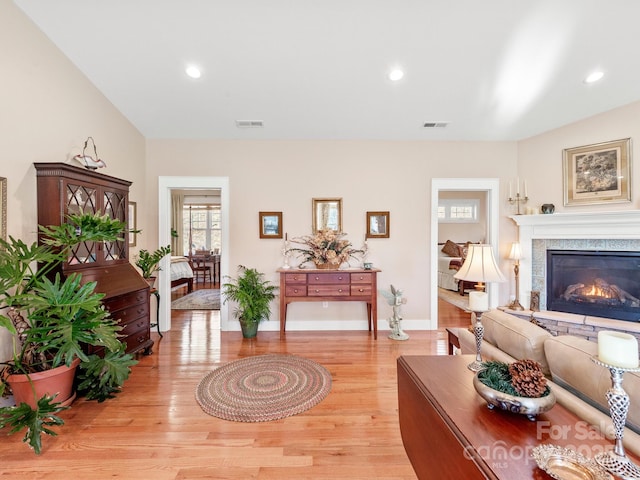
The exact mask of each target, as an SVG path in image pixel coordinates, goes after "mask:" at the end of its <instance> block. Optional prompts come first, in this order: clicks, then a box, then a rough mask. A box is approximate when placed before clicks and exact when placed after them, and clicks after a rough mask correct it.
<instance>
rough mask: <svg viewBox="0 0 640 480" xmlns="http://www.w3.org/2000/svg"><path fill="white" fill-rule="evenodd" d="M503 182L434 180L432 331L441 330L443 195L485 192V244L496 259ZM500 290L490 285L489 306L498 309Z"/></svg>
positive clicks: (460, 179)
mask: <svg viewBox="0 0 640 480" xmlns="http://www.w3.org/2000/svg"><path fill="white" fill-rule="evenodd" d="M499 187H500V181H499V179H497V178H434V179H432V180H431V248H430V251H431V296H430V299H431V301H430V303H431V322H430V323H431V328H432V329H434V330H435V329H437V328H438V265H437V258H438V231H439V230H438V229H439V223H438V201H439V198H440V192H441V191H442V192H444V191H474V192H486V195H487V225H486V232H487V235H486V238H485V242H486V243H488V244H491V245H493V249H494V255H496V258H497V253H498V251H497V247H498V244H497V243H498V224H499V215H500V206H499V203H498V198H499ZM498 289H499V287H498V285H497V284H490V285H488V287H487V292H488V293H489V306H490V307H491V308H493V307H495V306H497V303H498V296H499V295H498V293H499V290H498Z"/></svg>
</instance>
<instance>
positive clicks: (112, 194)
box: [34, 163, 153, 354]
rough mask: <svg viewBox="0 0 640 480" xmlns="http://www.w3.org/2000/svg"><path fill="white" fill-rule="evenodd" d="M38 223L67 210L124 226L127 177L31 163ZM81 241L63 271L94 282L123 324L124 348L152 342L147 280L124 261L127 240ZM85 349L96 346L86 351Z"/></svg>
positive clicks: (57, 220) (56, 220) (55, 219)
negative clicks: (105, 217)
mask: <svg viewBox="0 0 640 480" xmlns="http://www.w3.org/2000/svg"><path fill="white" fill-rule="evenodd" d="M34 165H35V168H36V176H37V187H38V224H39V225H60V224H61V223H62V222H64V221H65V218H66V217H67V215H69V214H77V213H97V212H100V213H101V214H107V215H109V216H110V217H111V218H117V219H119V220H122V221H123V222H125V224H126V225H128V218H127V217H128V210H129V209H128V201H129V186H130V185H131V182H129V181H127V180H122V179H119V178H115V177H110V176H108V175H104V174H101V173H98V172H95V171H90V170H87V169H84V168H80V167H75V166H72V165H68V164H65V163H36V164H34ZM124 237H125V239H124V240H123V241H118V242H100V243H97V242H84V243H83V244H81V245H78V246H77V247H76V248H75V249H74V250H73V251H71V252H70V254H69V258H68V260H67V261H66V262H65V263H64V264H63V266H62V273H63V274H67V275H68V274H71V273H74V272H77V273H80V274H82V282H83V283H87V282H92V281H95V282H97V286H96V292H99V293H104V294H105V297H104V299H103V303H104V305H105V307H106V308H107V310H109V313H111V316H112V317H113V318H115V319H117V320H118V321H119V322H120V325H121V326H122V327H123V329H122V331H121V332H120V333H121V334H122V335H124V336H123V337H122V338H121V340H122V341H123V342H124V343H126V345H127V352H128V353H133V352H137V351H139V350H143V351H144V353H145V354H150V353H151V350H152V347H153V340H151V328H150V318H149V310H150V309H149V285H148V284H147V282H146V281H145V280H144V279H143V278H142V276H141V275H140V274H139V273H138V271H137V270H136V269H135V267H134V266H133V265H131V263H130V262H129V244H128V242H127V240H126V237H127V236H126V235H124ZM89 351H90V353H93V352H98V353H99V351H100V349H93V350H91V349H90V350H89Z"/></svg>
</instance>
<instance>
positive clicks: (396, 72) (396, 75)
mask: <svg viewBox="0 0 640 480" xmlns="http://www.w3.org/2000/svg"><path fill="white" fill-rule="evenodd" d="M402 77H404V72H403V71H402V70H400V69H399V68H395V69H393V70H391V72H389V80H391V81H392V82H397V81H398V80H400V79H401V78H402Z"/></svg>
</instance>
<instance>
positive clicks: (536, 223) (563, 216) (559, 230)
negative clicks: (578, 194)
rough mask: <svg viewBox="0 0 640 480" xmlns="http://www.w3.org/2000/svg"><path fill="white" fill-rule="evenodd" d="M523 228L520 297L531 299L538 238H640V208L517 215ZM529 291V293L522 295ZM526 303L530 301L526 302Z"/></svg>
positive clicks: (526, 299) (520, 236)
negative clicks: (534, 242)
mask: <svg viewBox="0 0 640 480" xmlns="http://www.w3.org/2000/svg"><path fill="white" fill-rule="evenodd" d="M509 218H511V219H512V220H513V221H514V222H515V223H516V225H518V230H519V235H518V237H519V242H520V247H521V250H522V259H521V260H520V298H522V299H523V300H525V301H528V299H529V297H530V292H531V277H532V275H531V265H532V255H533V240H534V239H638V238H640V210H619V211H614V212H582V213H554V214H548V215H513V216H511V217H509ZM523 293H525V295H522V294H523ZM525 305H526V303H525Z"/></svg>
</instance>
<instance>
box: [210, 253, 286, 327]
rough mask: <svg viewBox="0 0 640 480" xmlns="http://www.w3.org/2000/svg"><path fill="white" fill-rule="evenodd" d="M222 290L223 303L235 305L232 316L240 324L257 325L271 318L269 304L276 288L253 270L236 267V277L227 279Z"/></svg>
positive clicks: (240, 266) (274, 296)
mask: <svg viewBox="0 0 640 480" xmlns="http://www.w3.org/2000/svg"><path fill="white" fill-rule="evenodd" d="M227 279H228V283H225V284H224V285H223V286H222V288H223V294H224V297H225V299H224V302H225V303H226V302H227V301H229V300H231V301H233V302H236V303H237V306H236V308H235V309H234V311H233V316H234V317H235V318H237V319H238V320H239V321H240V322H241V323H259V322H260V321H262V320H264V319H267V318H269V317H270V316H271V302H272V301H273V299H274V298H276V291H277V289H278V287H277V286H276V285H273V284H272V283H271V282H270V281H269V280H265V279H264V274H263V273H260V272H258V271H257V270H256V269H255V268H247V267H245V266H243V265H238V277H237V278H231V277H227Z"/></svg>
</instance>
